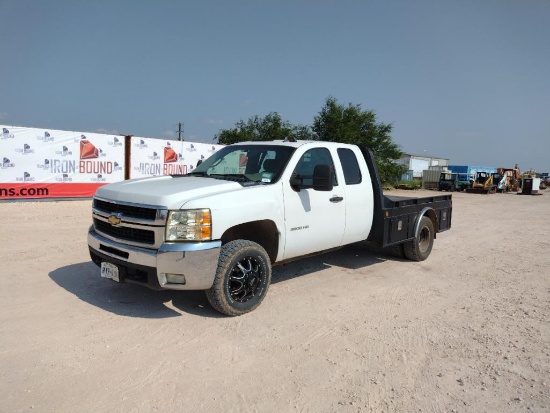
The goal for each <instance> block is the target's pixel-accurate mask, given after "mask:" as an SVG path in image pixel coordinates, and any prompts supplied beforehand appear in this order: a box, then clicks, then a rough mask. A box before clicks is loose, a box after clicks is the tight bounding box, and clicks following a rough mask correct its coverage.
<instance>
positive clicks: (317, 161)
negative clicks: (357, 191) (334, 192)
mask: <svg viewBox="0 0 550 413" xmlns="http://www.w3.org/2000/svg"><path fill="white" fill-rule="evenodd" d="M323 164H325V165H330V166H331V167H332V185H333V186H338V180H337V179H336V172H335V171H334V162H333V161H332V156H331V155H330V151H329V150H328V149H326V148H315V149H310V150H309V151H307V152H306V153H304V154H303V155H302V157H301V158H300V160H299V161H298V164H297V165H296V168H295V169H294V174H296V175H300V177H302V179H303V181H302V182H303V183H304V185H306V186H309V185H313V171H314V170H315V166H317V165H323Z"/></svg>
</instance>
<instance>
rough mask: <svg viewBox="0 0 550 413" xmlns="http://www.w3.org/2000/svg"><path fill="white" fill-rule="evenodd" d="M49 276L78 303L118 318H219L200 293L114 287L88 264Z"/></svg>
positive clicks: (112, 282)
mask: <svg viewBox="0 0 550 413" xmlns="http://www.w3.org/2000/svg"><path fill="white" fill-rule="evenodd" d="M49 276H50V278H51V279H52V280H53V281H54V282H55V283H56V284H57V285H59V286H60V287H62V288H64V289H65V290H67V291H68V292H70V293H72V294H74V295H75V296H76V297H78V298H79V299H81V300H82V301H84V302H86V303H88V304H91V305H93V306H95V307H98V308H101V309H103V310H105V311H108V312H110V313H113V314H117V315H121V316H126V317H135V318H170V317H178V316H180V315H181V313H180V311H181V312H185V313H188V314H194V315H198V316H200V317H214V318H219V317H223V315H221V314H220V313H218V312H216V311H215V310H214V309H213V308H212V307H210V304H209V303H208V301H207V300H206V296H205V294H204V291H169V290H165V291H154V290H150V289H148V288H145V287H141V286H139V285H133V284H126V283H122V284H118V283H116V282H114V281H111V280H106V279H105V278H101V276H100V275H99V268H98V267H97V266H96V265H95V264H93V263H92V262H82V263H79V264H73V265H68V266H66V267H61V268H58V269H56V270H54V271H52V272H50V273H49ZM171 307H173V308H171ZM178 310H179V311H178Z"/></svg>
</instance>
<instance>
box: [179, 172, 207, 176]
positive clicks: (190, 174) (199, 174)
mask: <svg viewBox="0 0 550 413" xmlns="http://www.w3.org/2000/svg"><path fill="white" fill-rule="evenodd" d="M184 176H210V175H208V174H207V173H206V172H189V173H188V174H187V175H184Z"/></svg>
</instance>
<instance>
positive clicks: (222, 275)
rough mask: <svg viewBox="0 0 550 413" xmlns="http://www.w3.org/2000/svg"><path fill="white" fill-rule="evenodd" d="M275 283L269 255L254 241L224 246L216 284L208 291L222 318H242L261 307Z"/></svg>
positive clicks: (209, 297) (238, 241)
mask: <svg viewBox="0 0 550 413" xmlns="http://www.w3.org/2000/svg"><path fill="white" fill-rule="evenodd" d="M270 283H271V262H270V260H269V256H268V255H267V252H266V251H265V250H264V249H263V248H262V246H260V245H259V244H256V243H255V242H252V241H247V240H235V241H231V242H228V243H227V244H225V245H223V246H222V248H221V252H220V258H219V260H218V269H217V271H216V276H215V278H214V283H213V284H212V287H211V288H210V289H209V290H206V297H207V298H208V301H209V302H210V305H212V307H214V309H216V310H217V311H219V312H220V313H222V314H226V315H229V316H238V315H241V314H245V313H248V312H250V311H252V310H254V309H255V308H256V307H258V306H259V305H260V304H261V302H262V301H263V299H264V297H265V295H266V293H267V289H268V288H269V284H270Z"/></svg>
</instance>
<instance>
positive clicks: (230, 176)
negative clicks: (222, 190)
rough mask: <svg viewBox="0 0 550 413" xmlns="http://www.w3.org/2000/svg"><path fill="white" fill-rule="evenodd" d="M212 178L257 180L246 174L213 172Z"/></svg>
mask: <svg viewBox="0 0 550 413" xmlns="http://www.w3.org/2000/svg"><path fill="white" fill-rule="evenodd" d="M210 176H211V177H212V178H219V179H227V180H228V181H244V182H255V181H253V180H252V179H250V178H249V177H248V176H246V175H244V174H211V175H210Z"/></svg>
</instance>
